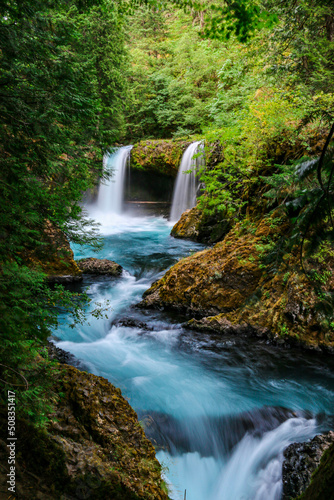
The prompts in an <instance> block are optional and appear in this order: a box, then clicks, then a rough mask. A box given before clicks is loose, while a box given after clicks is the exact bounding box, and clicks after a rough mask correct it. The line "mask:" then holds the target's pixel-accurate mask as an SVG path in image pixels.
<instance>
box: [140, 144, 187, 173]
mask: <svg viewBox="0 0 334 500" xmlns="http://www.w3.org/2000/svg"><path fill="white" fill-rule="evenodd" d="M189 144H190V141H185V140H171V139H170V140H163V139H156V140H147V141H140V142H138V143H137V144H135V145H134V146H133V148H132V150H131V167H132V168H134V169H139V170H146V171H151V172H157V173H159V174H163V175H166V176H170V177H176V176H177V172H178V170H179V166H180V162H181V158H182V155H183V152H184V151H185V149H186V148H187V147H188V146H189Z"/></svg>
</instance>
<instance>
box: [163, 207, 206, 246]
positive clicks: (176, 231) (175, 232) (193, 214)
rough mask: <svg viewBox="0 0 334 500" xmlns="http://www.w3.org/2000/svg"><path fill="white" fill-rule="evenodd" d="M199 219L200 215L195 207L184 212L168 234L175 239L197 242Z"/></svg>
mask: <svg viewBox="0 0 334 500" xmlns="http://www.w3.org/2000/svg"><path fill="white" fill-rule="evenodd" d="M201 219H202V214H201V212H200V211H199V210H198V208H197V207H194V208H191V209H189V210H186V211H185V212H183V214H182V215H181V218H180V220H179V221H178V222H177V223H176V224H175V225H174V226H173V229H172V231H171V233H170V234H171V235H172V236H174V237H175V238H182V239H189V240H193V241H198V239H199V225H200V222H201Z"/></svg>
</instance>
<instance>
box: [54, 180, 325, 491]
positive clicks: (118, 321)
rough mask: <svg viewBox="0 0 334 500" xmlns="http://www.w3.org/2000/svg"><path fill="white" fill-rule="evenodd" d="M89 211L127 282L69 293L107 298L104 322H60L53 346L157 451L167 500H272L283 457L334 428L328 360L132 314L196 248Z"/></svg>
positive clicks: (157, 221) (165, 226)
mask: <svg viewBox="0 0 334 500" xmlns="http://www.w3.org/2000/svg"><path fill="white" fill-rule="evenodd" d="M122 182H123V181H122ZM87 208H88V210H89V212H90V215H91V216H93V217H95V218H96V219H97V220H99V221H100V223H101V224H102V225H101V232H102V234H103V235H104V242H105V244H104V248H103V250H101V251H100V253H99V254H98V255H96V256H97V257H100V258H108V259H112V260H115V261H116V262H117V263H119V264H121V265H122V266H123V268H124V272H123V275H122V277H121V278H119V279H116V280H112V279H110V278H105V277H92V276H86V277H85V278H84V281H83V283H82V284H76V285H73V286H75V287H77V289H87V293H88V295H89V296H90V297H91V298H92V305H91V306H90V307H89V310H90V311H91V310H92V309H93V308H94V305H93V303H94V302H100V303H101V302H103V301H105V300H109V302H110V308H109V310H108V313H107V317H106V318H105V319H97V318H95V317H94V316H92V317H90V319H89V324H88V323H85V324H83V325H79V326H77V327H76V328H75V329H72V328H70V325H69V323H70V320H69V318H68V317H67V315H63V316H61V318H60V319H61V326H60V328H59V329H58V330H57V331H56V332H55V335H56V336H55V338H54V341H55V342H56V343H57V345H58V346H59V347H61V348H62V349H64V350H66V351H69V352H71V353H72V354H74V355H75V356H76V357H77V358H78V359H79V360H81V362H82V363H83V365H84V366H85V368H86V369H87V370H89V371H90V372H92V373H94V374H96V375H101V376H103V377H106V378H108V379H109V380H110V382H112V383H113V384H114V385H116V386H117V387H120V388H121V390H122V393H123V395H124V396H125V397H127V398H128V400H129V402H130V404H131V405H132V406H133V408H135V410H136V411H137V412H138V415H139V418H140V420H141V421H142V422H143V425H144V426H145V428H146V433H147V435H148V436H149V437H150V438H151V439H152V441H153V442H154V443H155V445H156V449H157V457H158V459H159V460H160V462H161V463H162V464H163V466H164V471H165V472H164V474H165V476H166V480H167V482H168V483H169V485H170V496H171V498H172V499H173V500H183V499H184V493H185V490H186V498H187V500H279V499H280V497H281V491H282V476H281V474H282V460H283V450H284V448H285V447H286V446H288V445H289V444H290V443H292V442H295V441H305V440H307V439H310V438H312V437H313V436H314V435H315V434H317V433H320V432H322V431H324V430H328V429H329V428H332V426H333V421H332V414H333V413H334V412H333V408H334V366H333V360H332V359H331V358H326V357H325V356H319V355H317V354H315V353H301V352H299V351H297V350H293V349H291V350H283V349H279V348H274V347H272V346H270V345H269V344H267V343H266V342H265V341H258V340H252V339H243V338H236V337H225V336H224V337H223V336H220V335H213V334H210V335H209V334H205V333H198V332H192V331H189V330H187V329H185V328H183V326H182V322H183V321H184V320H185V318H183V317H180V316H178V315H176V314H169V313H167V312H165V311H152V310H142V309H139V308H136V307H135V306H136V304H137V303H138V302H140V300H141V296H142V294H143V292H144V291H145V290H146V289H147V288H148V287H149V286H150V284H151V283H152V282H153V281H155V280H157V279H158V278H159V277H161V276H162V275H163V273H164V271H165V270H166V269H167V268H168V267H170V266H171V265H173V264H174V263H175V262H177V261H178V260H179V259H180V258H182V257H184V256H186V255H189V254H190V253H191V252H195V251H198V250H201V249H202V248H203V246H201V245H199V244H196V243H193V242H189V241H183V240H177V239H174V238H172V237H171V236H170V234H169V233H170V229H171V223H170V222H168V221H167V220H166V219H164V218H162V217H157V216H154V215H148V214H145V213H144V214H143V213H142V214H141V215H138V214H131V213H126V214H124V213H123V214H119V213H115V212H117V210H115V211H114V212H113V213H112V212H108V211H106V210H102V209H101V208H102V207H101V206H100V205H99V204H94V205H92V206H90V207H87ZM73 250H74V253H75V258H83V257H89V256H92V254H91V252H90V250H89V249H87V248H85V247H78V246H74V247H73Z"/></svg>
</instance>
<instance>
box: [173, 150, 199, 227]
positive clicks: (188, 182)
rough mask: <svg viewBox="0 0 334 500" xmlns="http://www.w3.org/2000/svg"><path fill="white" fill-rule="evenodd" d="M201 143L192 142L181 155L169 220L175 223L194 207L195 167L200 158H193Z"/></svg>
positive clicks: (195, 189)
mask: <svg viewBox="0 0 334 500" xmlns="http://www.w3.org/2000/svg"><path fill="white" fill-rule="evenodd" d="M201 144H202V143H201V141H197V142H193V143H191V144H190V146H188V147H187V149H186V150H185V152H184V153H183V156H182V160H181V165H180V168H179V171H178V174H177V178H176V183H175V187H174V193H173V201H172V208H171V212H170V220H171V221H173V222H176V221H177V220H179V218H180V217H181V215H182V213H183V212H184V211H185V210H188V209H189V208H193V207H194V206H195V205H196V194H197V188H198V181H197V179H196V172H197V167H198V165H199V164H200V163H201V160H202V158H194V155H196V154H197V153H199V152H200V149H201Z"/></svg>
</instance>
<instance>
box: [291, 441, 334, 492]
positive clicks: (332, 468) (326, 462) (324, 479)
mask: <svg viewBox="0 0 334 500" xmlns="http://www.w3.org/2000/svg"><path fill="white" fill-rule="evenodd" d="M324 499H326V500H334V444H331V445H330V446H329V448H327V450H325V452H324V454H323V456H322V457H321V460H320V465H319V467H318V468H317V469H316V471H315V472H314V473H313V475H312V478H311V483H310V485H309V486H308V488H307V489H306V491H305V493H303V494H302V495H301V497H300V499H299V500H324Z"/></svg>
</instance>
